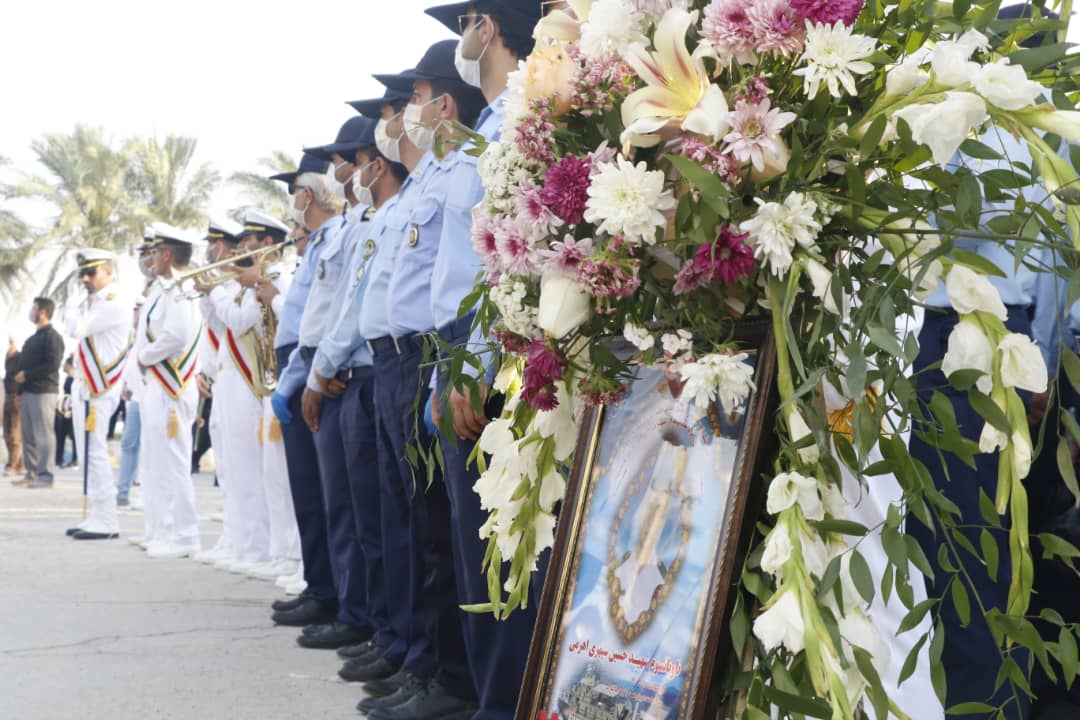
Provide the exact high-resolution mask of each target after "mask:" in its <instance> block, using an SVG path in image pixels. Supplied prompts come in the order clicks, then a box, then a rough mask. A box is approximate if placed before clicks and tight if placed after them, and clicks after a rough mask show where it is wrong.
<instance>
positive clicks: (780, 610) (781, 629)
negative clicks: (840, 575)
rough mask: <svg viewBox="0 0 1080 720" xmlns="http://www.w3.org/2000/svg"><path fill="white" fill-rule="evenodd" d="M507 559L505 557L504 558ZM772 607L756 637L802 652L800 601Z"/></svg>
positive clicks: (790, 595) (784, 598)
mask: <svg viewBox="0 0 1080 720" xmlns="http://www.w3.org/2000/svg"><path fill="white" fill-rule="evenodd" d="M504 557H505V556H504ZM781 592H782V593H783V594H782V595H781V596H780V597H779V598H776V599H775V601H774V602H773V604H772V606H770V607H769V608H768V609H767V610H766V611H765V612H763V613H761V614H760V615H758V616H757V619H756V620H754V635H756V636H757V638H758V639H759V640H761V642H762V644H763V645H764V646H765V649H766V650H774V649H776V648H777V647H779V646H780V645H783V646H784V647H786V648H787V649H788V650H790V651H791V652H793V653H797V652H801V651H802V650H803V648H804V647H805V644H804V640H803V634H804V633H805V632H806V625H805V624H804V623H803V618H802V610H801V609H800V608H799V599H798V598H797V597H795V593H794V592H792V591H781Z"/></svg>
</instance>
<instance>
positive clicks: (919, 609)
mask: <svg viewBox="0 0 1080 720" xmlns="http://www.w3.org/2000/svg"><path fill="white" fill-rule="evenodd" d="M936 603H937V599H936V598H927V599H926V600H923V601H922V602H921V603H919V604H918V605H916V606H915V607H913V608H911V610H909V611H908V614H907V615H905V616H904V619H903V620H901V621H900V627H899V628H897V630H896V634H897V635H899V634H901V633H905V632H907V631H908V630H911V629H912V628H914V627H916V626H917V625H918V624H919V623H921V622H922V621H923V618H924V617H926V613H928V612H929V611H930V608H932V607H934V605H935V604H936Z"/></svg>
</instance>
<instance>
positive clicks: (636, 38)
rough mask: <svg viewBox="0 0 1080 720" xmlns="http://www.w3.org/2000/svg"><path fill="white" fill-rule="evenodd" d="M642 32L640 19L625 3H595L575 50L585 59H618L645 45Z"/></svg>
mask: <svg viewBox="0 0 1080 720" xmlns="http://www.w3.org/2000/svg"><path fill="white" fill-rule="evenodd" d="M644 29H645V22H644V17H643V16H642V15H641V13H639V12H637V11H636V10H635V9H634V6H633V5H632V4H630V3H629V2H627V0H596V2H594V3H593V5H592V8H591V9H590V10H589V19H588V20H587V21H586V22H584V23H582V24H581V39H580V40H579V41H578V47H580V48H581V51H582V52H583V53H585V56H586V57H589V58H596V59H600V58H604V57H607V56H608V55H611V54H612V53H615V54H616V55H619V56H620V57H622V56H624V55H626V54H627V53H628V52H629V51H630V50H631V49H632V48H640V47H645V46H646V45H648V44H649V40H648V38H646V37H645V34H644V32H643V31H644Z"/></svg>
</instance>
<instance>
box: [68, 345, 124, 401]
mask: <svg viewBox="0 0 1080 720" xmlns="http://www.w3.org/2000/svg"><path fill="white" fill-rule="evenodd" d="M130 350H131V341H130V340H129V341H128V344H127V345H126V346H125V347H124V349H123V350H122V351H121V352H120V355H119V357H117V358H116V359H115V360H113V361H112V362H111V363H108V364H105V363H103V362H102V361H101V358H100V357H99V356H98V354H97V349H96V348H95V347H94V341H93V340H92V339H91V338H90V336H89V335H87V336H86V337H85V338H83V339H82V340H80V341H79V353H78V354H79V368H80V369H81V370H82V374H83V379H84V380H85V381H86V387H87V388H88V389H89V390H90V397H92V398H98V397H101V396H102V395H104V394H105V393H107V392H109V390H112V389H113V388H114V387H116V384H117V383H118V382H120V376H121V375H122V374H123V372H124V361H125V360H127V356H128V352H129V351H130Z"/></svg>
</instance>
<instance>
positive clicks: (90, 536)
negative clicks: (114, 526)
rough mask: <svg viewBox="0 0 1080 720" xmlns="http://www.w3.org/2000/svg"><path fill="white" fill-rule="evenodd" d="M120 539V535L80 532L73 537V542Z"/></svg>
mask: <svg viewBox="0 0 1080 720" xmlns="http://www.w3.org/2000/svg"><path fill="white" fill-rule="evenodd" d="M118 537H120V533H100V532H90V531H88V530H80V531H79V532H77V533H75V534H74V535H72V536H71V539H72V540H115V539H116V538H118Z"/></svg>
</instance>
